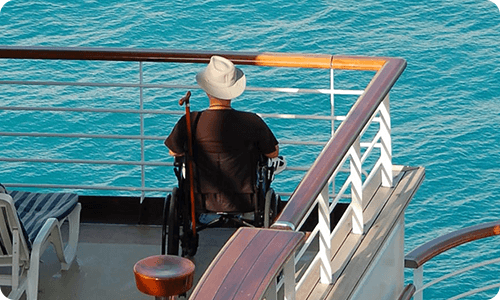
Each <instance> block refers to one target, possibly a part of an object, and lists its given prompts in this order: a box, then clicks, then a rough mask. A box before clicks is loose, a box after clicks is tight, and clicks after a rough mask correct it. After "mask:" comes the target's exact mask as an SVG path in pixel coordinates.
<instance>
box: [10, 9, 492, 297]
mask: <svg viewBox="0 0 500 300" xmlns="http://www.w3.org/2000/svg"><path fill="white" fill-rule="evenodd" d="M0 45H17V46H57V47H59V46H60V47H63V46H71V47H75V46H78V47H131V48H159V49H194V50H235V51H273V52H303V53H320V54H347V55H370V56H396V57H402V58H404V59H406V60H407V62H408V67H407V69H406V70H405V72H404V73H403V75H402V77H401V78H400V79H399V80H398V82H397V83H396V85H395V87H394V88H393V90H392V93H391V115H392V127H393V129H392V130H393V131H392V136H393V155H394V163H395V164H401V165H410V166H424V167H425V168H426V179H425V181H424V183H423V185H422V186H421V188H420V190H419V191H418V192H417V194H416V196H415V198H414V199H413V201H412V202H411V204H410V205H409V207H408V209H407V212H406V233H405V242H406V246H405V249H406V251H407V252H408V251H410V250H412V249H413V248H414V247H416V246H417V245H420V244H422V243H423V242H426V241H428V240H430V239H432V238H435V237H437V236H439V235H442V234H445V233H448V232H451V231H453V230H457V229H460V228H463V227H466V226H471V225H475V224H480V223H483V222H489V221H494V220H497V219H498V218H499V217H500V205H499V204H500V195H499V193H500V180H499V179H500V146H499V145H500V134H499V133H498V130H499V129H500V84H499V83H500V12H499V9H498V7H496V6H495V4H493V3H492V2H490V1H487V0H470V1H459V0H446V1H410V0H406V1H363V2H361V1H345V0H343V1H321V0H318V1H298V0H295V1H276V0H267V1H252V2H251V3H242V2H241V1H233V0H229V1H218V0H205V1H193V2H192V3H190V1H155V0H143V1H137V0H120V1H116V0H114V1H90V0H85V1H63V0H47V1H42V0H27V1H24V0H12V1H9V2H7V3H6V5H5V6H4V7H3V8H2V10H1V12H0ZM0 66H1V69H3V70H5V68H7V66H6V65H5V64H4V63H2V62H0ZM66 66H67V67H69V69H70V72H68V71H59V70H58V66H57V64H56V63H54V62H46V63H44V68H42V69H41V71H36V70H32V71H31V70H30V73H29V74H30V75H29V78H30V79H32V78H34V79H37V78H38V76H42V75H46V74H43V73H44V72H45V71H43V70H51V72H53V74H52V75H53V76H54V78H56V79H61V78H62V79H64V78H70V79H76V80H82V81H92V80H93V79H95V78H99V79H108V80H117V81H122V80H125V81H127V80H130V81H133V80H137V78H136V77H134V76H136V75H134V74H136V73H134V72H133V70H131V67H130V65H127V64H119V63H116V64H115V63H110V64H109V68H108V69H106V70H105V71H99V70H97V71H96V70H94V68H93V65H92V64H85V65H83V64H79V63H74V64H72V63H68V64H67V65H66ZM146 67H147V68H149V69H146V74H147V76H149V77H148V80H150V81H151V82H157V81H161V78H162V77H161V72H160V71H159V70H157V69H155V68H156V67H154V66H146ZM8 68H10V69H9V71H8V72H1V71H0V74H2V75H1V76H2V77H4V78H9V76H11V75H12V76H13V77H15V75H16V74H20V73H21V71H24V70H25V68H24V65H22V64H19V65H14V67H11V66H9V67H8ZM179 68H180V69H179V70H182V67H179ZM182 71H184V70H182ZM190 72H191V73H190ZM192 72H194V71H192V70H191V71H189V70H187V71H186V72H179V74H181V75H179V78H177V80H179V82H181V81H183V80H186V78H191V77H192V76H193V74H194V73H192ZM249 72H250V74H251V72H253V70H251V69H249ZM77 74H78V75H77ZM264 75H265V76H268V77H269V78H272V76H274V75H275V74H272V73H270V74H264ZM190 76H191V77H190ZM290 76H293V74H292V75H290ZM315 76H316V74H314V72H311V74H309V75H308V76H306V77H307V78H306V79H303V78H299V79H298V80H299V81H298V82H299V83H300V84H302V83H305V82H306V81H308V82H316V77H315ZM249 78H251V77H250V76H249ZM303 81H304V82H303ZM254 83H255V82H254ZM1 88H2V89H3V90H2V91H1V92H0V98H1V99H2V100H1V101H2V103H3V104H2V105H4V104H5V105H24V104H26V103H30V101H35V102H38V103H39V102H44V101H45V102H47V103H45V102H44V103H42V104H47V105H62V106H64V105H74V104H76V103H74V102H72V101H90V100H91V99H92V102H91V104H89V105H90V106H92V107H99V106H100V105H104V104H102V103H106V105H111V106H113V107H120V108H127V107H128V106H127V105H128V104H126V102H124V101H119V100H118V98H121V99H132V98H134V97H135V96H134V95H136V91H128V90H124V89H109V90H107V93H109V95H112V96H113V97H111V96H109V97H106V94H104V95H103V94H98V95H96V94H95V93H94V92H92V91H91V90H86V89H85V88H82V90H81V91H80V92H81V95H83V96H82V97H80V98H81V99H79V100H75V99H73V98H72V97H71V94H70V93H69V92H67V91H65V90H64V88H60V89H59V88H57V89H58V92H59V93H60V94H62V95H65V93H67V94H68V95H67V96H66V97H62V100H61V101H60V102H58V103H51V102H50V101H53V100H50V99H51V98H50V97H46V95H45V94H49V93H50V92H49V91H48V90H44V89H41V90H39V92H38V95H37V96H36V97H33V96H32V94H30V93H29V91H30V88H19V89H17V90H7V88H5V87H4V86H2V87H1ZM30 95H31V96H30ZM14 96H15V97H14ZM118 96H119V97H118ZM147 96H148V97H150V99H154V101H150V102H148V103H147V105H148V107H150V108H155V109H157V108H159V107H163V108H167V109H174V104H172V106H171V107H168V105H170V104H167V103H172V102H174V101H172V100H171V98H172V97H174V98H175V97H177V94H159V93H155V92H151V94H148V95H147ZM195 96H196V94H195ZM115 98H116V99H115ZM19 99H22V100H19ZM167 99H169V100H167ZM270 100H273V101H270ZM16 101H17V102H16ZM18 102H22V103H18ZM310 102H313V103H316V102H314V101H307V102H306V101H303V99H301V98H300V97H288V96H286V97H285V96H276V97H275V98H273V99H261V100H254V101H253V102H252V101H251V100H248V101H246V102H245V101H244V102H241V103H238V104H236V103H235V105H239V108H242V109H249V110H259V111H262V110H263V111H264V112H267V113H272V112H276V110H279V111H280V112H282V111H286V112H287V113H293V112H296V111H299V110H304V111H308V110H311V111H313V109H315V108H316V107H310V106H308V105H309V104H308V103H310ZM297 103H300V105H297ZM195 109H196V107H195ZM0 116H1V118H0V120H1V121H0V122H1V123H0V127H1V128H2V129H1V130H2V131H6V130H7V129H5V128H6V127H9V126H10V124H14V123H16V124H18V123H19V124H23V122H25V121H23V120H24V119H25V117H26V116H19V117H16V119H10V116H9V114H8V113H7V112H3V113H1V115H0ZM46 116H47V118H42V117H40V119H36V120H33V121H32V123H24V124H26V125H25V126H26V128H30V126H33V125H34V123H36V126H44V127H48V128H49V129H50V128H53V129H54V131H58V130H60V131H61V132H64V128H63V129H61V128H58V126H57V125H56V124H57V122H59V121H60V120H61V119H64V118H67V116H65V115H62V114H61V115H60V114H47V115H46ZM94 118H95V119H94ZM122 118H123V119H126V118H127V116H122ZM41 119H44V121H43V123H39V122H41V121H40V120H41ZM21 121H22V122H21ZM71 121H72V122H73V123H74V124H75V125H74V126H81V127H82V128H87V127H88V130H89V131H90V132H99V131H100V130H101V129H102V128H101V127H106V126H109V125H110V124H111V125H112V120H107V119H106V118H103V119H98V118H97V117H96V116H93V115H87V116H85V117H83V116H81V115H79V116H77V115H75V116H72V120H71ZM122 121H123V120H122ZM147 121H149V122H158V121H156V120H153V119H151V120H150V119H148V120H147ZM174 121H175V120H166V121H165V122H158V124H161V125H159V126H160V127H159V128H157V129H156V130H157V131H163V132H162V133H156V134H158V135H162V134H167V131H168V129H169V128H170V126H171V125H172V124H173V122H174ZM125 123H126V122H125ZM130 124H131V125H130V126H128V125H125V126H123V127H122V128H115V129H114V130H115V133H121V134H127V132H130V131H137V128H136V127H134V126H136V125H133V124H136V122H135V123H134V121H133V120H131V122H130ZM270 125H271V127H273V130H275V132H276V133H277V136H278V138H281V139H289V138H293V137H294V136H293V135H297V133H296V132H292V131H289V130H288V128H287V124H286V123H283V124H281V123H279V122H276V123H273V124H270ZM316 127H317V124H315V123H314V122H309V123H308V124H306V125H305V126H304V127H303V128H304V132H303V134H304V135H306V136H307V135H308V134H310V131H311V128H316ZM17 130H19V131H21V130H22V128H18V129H17ZM326 135H327V133H324V132H318V133H317V136H313V137H311V138H312V139H318V140H322V139H324V138H325V136H326ZM19 142H24V143H32V142H33V140H30V141H28V140H24V141H20V140H13V139H6V138H2V145H3V146H4V147H3V150H2V151H3V155H9V151H20V149H22V147H17V148H16V144H18V143H19ZM35 143H36V139H35ZM96 146H97V145H92V144H90V145H82V144H71V143H70V144H69V145H68V144H65V145H55V146H54V147H52V148H51V149H41V150H39V153H37V152H36V151H35V153H32V154H31V155H33V156H35V157H36V156H42V157H44V156H49V157H65V156H66V155H70V154H71V153H72V154H71V155H78V156H83V157H82V158H85V156H86V155H88V156H89V157H91V156H92V155H93V153H94V151H96V148H97V147H96ZM128 146H129V145H128V144H126V143H125V142H118V143H117V144H116V145H115V146H114V147H116V148H115V149H113V150H112V151H111V153H112V156H113V157H112V158H122V157H123V158H127V159H134V160H138V159H139V158H137V157H136V156H137V154H136V153H128V152H127V151H124V150H123V149H126V148H127V147H128ZM147 147H149V148H151V149H156V148H155V147H156V146H155V145H153V144H147ZM82 148H83V149H82ZM12 149H14V150H12ZM317 151H318V150H317V149H307V147H305V149H303V151H302V152H300V151H299V152H298V153H297V152H293V151H290V153H289V154H290V160H291V161H294V162H298V163H308V162H309V160H310V157H313V155H314V153H317ZM63 152H64V153H63ZM66 152H67V153H66ZM283 152H285V153H284V154H285V155H287V153H286V149H283ZM153 153H154V151H153ZM304 153H306V154H308V155H304ZM309 154H310V155H309ZM155 155H157V156H161V155H163V153H159V154H153V155H152V156H153V158H155V157H156V156H155ZM107 159H111V158H110V157H108V158H107ZM1 164H2V165H3V167H2V169H3V171H2V175H1V177H0V178H1V179H0V182H23V180H25V181H27V182H37V181H39V180H42V181H43V180H44V179H46V177H47V176H48V177H50V178H51V182H57V181H58V180H63V179H64V180H68V179H69V180H74V181H76V182H84V183H86V184H91V183H92V180H94V179H93V176H92V173H93V172H88V171H89V170H86V172H85V171H82V172H71V176H72V178H57V177H58V174H59V171H58V170H51V171H47V172H48V173H45V174H44V175H41V174H40V172H38V171H37V170H34V169H33V168H29V167H25V166H22V165H15V166H13V165H11V164H9V165H7V164H6V163H1ZM64 167H65V166H61V168H64ZM20 169H21V170H22V172H19V170H20ZM14 171H15V172H14ZM91 171H93V170H91ZM18 173H22V176H21V175H17V174H18ZM132 175H134V173H133V172H132V171H129V170H125V169H124V170H120V171H119V172H115V173H114V174H112V175H109V178H104V180H105V181H106V182H109V183H112V184H114V185H119V184H120V183H122V182H126V181H127V178H129V176H132ZM17 176H18V177H17ZM21 177H22V178H21ZM73 177H74V178H73ZM283 180H284V179H283ZM284 181H285V184H284V185H286V184H287V183H286V180H284ZM278 186H279V185H278ZM499 255H500V239H498V238H490V239H486V240H484V241H482V242H479V243H474V244H472V245H467V246H461V247H459V248H457V249H456V250H452V251H450V252H448V253H446V254H444V255H442V256H441V257H439V258H438V259H435V260H433V261H431V262H430V263H429V265H428V267H426V272H425V276H426V278H436V277H437V276H439V275H442V274H444V273H445V272H446V270H447V269H449V268H453V267H458V266H462V265H465V264H468V263H474V262H477V261H480V260H482V259H489V258H494V257H498V256H499ZM406 275H407V276H410V274H409V273H408V274H406ZM499 281H500V267H499V266H498V265H493V266H490V267H487V268H482V269H479V270H477V271H475V272H472V273H468V274H467V275H463V276H460V277H458V278H455V279H453V280H447V281H445V282H444V283H442V284H441V285H439V287H438V288H433V289H429V290H428V291H426V293H425V296H426V298H427V299H446V298H448V297H447V296H449V295H455V294H458V293H461V292H464V291H467V290H469V289H471V288H474V287H477V286H480V285H486V284H493V283H498V282H499ZM497 292H498V289H494V290H490V291H487V292H484V293H481V294H478V295H476V296H472V297H469V298H467V299H491V298H492V297H493V296H494V295H495V294H496V293H497Z"/></svg>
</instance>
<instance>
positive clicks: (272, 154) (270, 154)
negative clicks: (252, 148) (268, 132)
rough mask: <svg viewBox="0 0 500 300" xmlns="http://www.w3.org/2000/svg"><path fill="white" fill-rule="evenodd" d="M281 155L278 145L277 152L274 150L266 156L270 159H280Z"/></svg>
mask: <svg viewBox="0 0 500 300" xmlns="http://www.w3.org/2000/svg"><path fill="white" fill-rule="evenodd" d="M279 154H280V149H279V146H278V145H276V150H274V151H273V152H271V153H267V154H264V155H265V156H266V157H268V158H275V157H278V155H279Z"/></svg>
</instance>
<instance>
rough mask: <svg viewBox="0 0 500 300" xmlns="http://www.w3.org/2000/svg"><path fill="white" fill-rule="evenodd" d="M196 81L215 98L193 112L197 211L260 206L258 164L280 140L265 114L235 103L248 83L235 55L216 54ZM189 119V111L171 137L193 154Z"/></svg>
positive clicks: (172, 145)
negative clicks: (241, 108) (232, 58)
mask: <svg viewBox="0 0 500 300" xmlns="http://www.w3.org/2000/svg"><path fill="white" fill-rule="evenodd" d="M196 81H197V83H198V85H199V86H200V87H201V88H202V89H203V90H204V91H205V92H206V94H207V96H208V99H209V107H208V109H206V110H203V111H199V112H190V113H189V119H190V123H191V126H190V127H191V128H190V131H191V135H192V153H193V159H192V161H193V165H194V168H193V169H194V171H193V178H194V180H193V181H194V193H195V203H196V204H195V207H196V211H197V212H199V213H203V212H214V213H247V212H256V211H257V210H258V206H259V205H261V204H259V203H257V202H258V200H257V194H258V191H257V187H258V184H257V183H258V181H259V178H258V177H259V175H258V164H259V161H261V160H262V158H265V159H273V158H274V159H275V160H276V158H277V157H278V155H279V148H278V141H277V139H276V137H275V136H274V134H273V133H272V131H271V130H270V129H269V127H268V126H267V124H266V123H265V122H264V121H263V120H262V119H261V118H260V117H259V116H257V115H256V114H254V113H249V112H243V111H238V110H234V109H232V108H231V100H232V99H234V98H236V97H238V96H239V95H241V94H242V93H243V91H244V90H245V86H246V79H245V75H244V74H243V72H242V71H241V70H240V69H238V68H236V67H235V66H234V65H233V63H232V62H231V61H229V60H228V59H225V58H223V57H220V56H213V57H212V58H211V59H210V63H209V64H208V66H207V67H206V68H205V69H204V70H203V71H201V72H200V73H198V74H197V75H196ZM187 119H188V118H187V117H186V115H184V116H183V117H182V118H181V119H180V120H179V121H178V122H177V124H176V125H175V126H174V128H173V129H172V132H171V133H170V135H169V136H168V137H167V139H166V140H165V145H166V146H167V147H168V149H169V153H170V154H171V155H173V156H175V157H176V158H179V157H185V156H186V154H188V129H189V128H188V124H187ZM179 179H180V178H179ZM269 181H270V180H269ZM269 184H270V182H269V183H268V184H267V185H268V186H267V188H269ZM186 186H187V185H186ZM186 188H188V187H186ZM186 188H185V190H186ZM264 192H265V191H264Z"/></svg>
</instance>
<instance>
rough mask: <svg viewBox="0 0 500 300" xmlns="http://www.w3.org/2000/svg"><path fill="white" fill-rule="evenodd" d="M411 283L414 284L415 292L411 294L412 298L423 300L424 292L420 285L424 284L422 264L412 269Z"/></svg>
mask: <svg viewBox="0 0 500 300" xmlns="http://www.w3.org/2000/svg"><path fill="white" fill-rule="evenodd" d="M413 285H414V286H415V289H416V292H415V294H414V295H413V299H414V300H423V299H424V294H423V291H422V287H423V286H424V266H420V267H419V268H416V269H415V270H413Z"/></svg>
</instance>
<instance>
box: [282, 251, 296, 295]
mask: <svg viewBox="0 0 500 300" xmlns="http://www.w3.org/2000/svg"><path fill="white" fill-rule="evenodd" d="M283 274H284V278H283V284H284V289H285V292H284V296H285V297H284V298H285V300H295V255H292V258H291V259H289V260H288V261H287V262H286V263H285V265H284V266H283Z"/></svg>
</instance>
